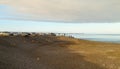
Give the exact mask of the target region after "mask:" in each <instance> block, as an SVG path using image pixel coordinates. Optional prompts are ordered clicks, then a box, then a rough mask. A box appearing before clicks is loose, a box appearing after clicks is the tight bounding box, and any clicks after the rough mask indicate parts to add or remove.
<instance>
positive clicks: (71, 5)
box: [0, 0, 120, 34]
mask: <svg viewBox="0 0 120 69" xmlns="http://www.w3.org/2000/svg"><path fill="white" fill-rule="evenodd" d="M119 12H120V1H119V0H99V1H98V0H0V31H18V32H24V31H25V32H61V33H62V32H63V33H64V32H67V33H100V34H120V28H119V27H120V13H119Z"/></svg>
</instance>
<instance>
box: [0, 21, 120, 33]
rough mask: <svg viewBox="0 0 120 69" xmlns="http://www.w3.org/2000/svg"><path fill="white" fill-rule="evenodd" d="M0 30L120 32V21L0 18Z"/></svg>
mask: <svg viewBox="0 0 120 69" xmlns="http://www.w3.org/2000/svg"><path fill="white" fill-rule="evenodd" d="M0 31H18V32H61V33H62V32H63V33H64V32H67V33H95V34H96V33H97V34H99V33H100V34H120V23H56V22H39V21H38V22H37V21H22V20H0Z"/></svg>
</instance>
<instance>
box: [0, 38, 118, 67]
mask: <svg viewBox="0 0 120 69" xmlns="http://www.w3.org/2000/svg"><path fill="white" fill-rule="evenodd" d="M0 69H120V44H118V43H108V42H98V41H89V40H82V39H76V38H73V37H66V36H30V37H23V36H5V37H0Z"/></svg>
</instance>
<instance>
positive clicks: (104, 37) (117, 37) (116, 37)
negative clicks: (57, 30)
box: [65, 33, 120, 43]
mask: <svg viewBox="0 0 120 69" xmlns="http://www.w3.org/2000/svg"><path fill="white" fill-rule="evenodd" d="M65 35H66V36H72V37H75V38H78V39H84V40H91V41H100V42H111V43H120V34H78V33H77V34H75V33H74V34H73V33H72V34H65Z"/></svg>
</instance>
